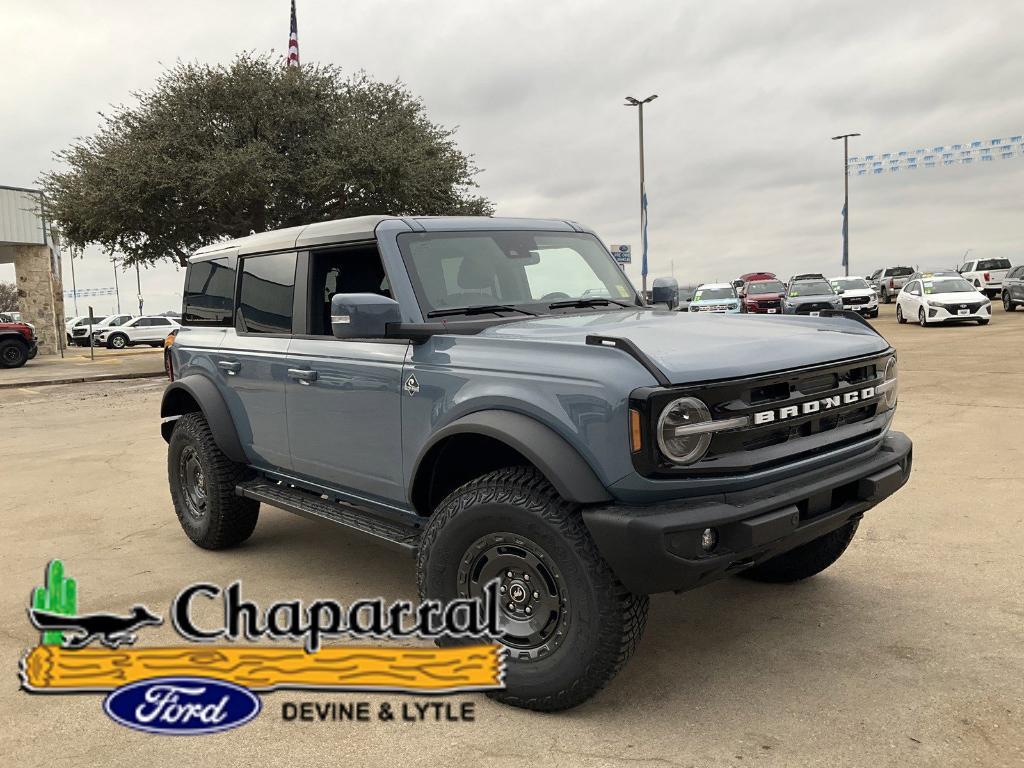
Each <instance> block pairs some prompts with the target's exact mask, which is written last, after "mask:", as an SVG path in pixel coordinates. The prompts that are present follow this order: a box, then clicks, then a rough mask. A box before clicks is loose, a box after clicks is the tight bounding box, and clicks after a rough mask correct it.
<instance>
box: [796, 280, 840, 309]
mask: <svg viewBox="0 0 1024 768" xmlns="http://www.w3.org/2000/svg"><path fill="white" fill-rule="evenodd" d="M839 290H840V292H842V289H839ZM842 308H843V300H842V299H841V298H840V297H839V295H838V294H837V293H836V292H835V291H834V290H833V289H832V285H831V284H830V283H829V281H828V280H826V279H825V278H824V277H819V276H817V275H810V276H808V275H795V276H793V277H791V278H790V279H789V283H788V284H787V287H786V295H785V297H784V298H783V299H782V311H783V312H784V313H785V314H787V315H812V316H818V315H820V314H821V313H822V312H827V311H830V310H840V309H842Z"/></svg>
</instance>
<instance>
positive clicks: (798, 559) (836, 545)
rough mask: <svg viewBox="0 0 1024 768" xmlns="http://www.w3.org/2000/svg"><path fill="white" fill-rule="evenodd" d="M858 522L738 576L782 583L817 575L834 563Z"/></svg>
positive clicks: (844, 549)
mask: <svg viewBox="0 0 1024 768" xmlns="http://www.w3.org/2000/svg"><path fill="white" fill-rule="evenodd" d="M858 523H859V521H858V520H851V521H850V522H849V523H847V524H846V525H844V526H843V527H842V528H839V529H837V530H835V531H832V532H831V533H826V534H825V535H824V536H822V537H821V538H819V539H815V540H814V541H811V542H808V543H807V544H804V545H802V546H799V547H797V548H796V549H791V550H790V551H789V552H784V553H783V554H781V555H779V556H778V557H773V558H772V559H771V560H767V561H765V562H763V563H761V564H760V565H755V566H754V567H753V568H748V569H747V570H745V571H743V572H742V573H740V576H742V577H743V578H745V579H751V580H753V581H766V582H770V583H773V584H784V583H786V582H791V581H800V580H801V579H806V578H809V577H811V576H814V575H815V574H816V573H821V572H822V571H824V570H825V569H826V568H828V567H829V566H830V565H832V563H834V562H835V561H836V560H838V559H839V558H840V557H841V556H842V554H843V552H845V551H846V548H847V547H848V546H850V542H851V541H853V535H854V534H855V533H857V525H858Z"/></svg>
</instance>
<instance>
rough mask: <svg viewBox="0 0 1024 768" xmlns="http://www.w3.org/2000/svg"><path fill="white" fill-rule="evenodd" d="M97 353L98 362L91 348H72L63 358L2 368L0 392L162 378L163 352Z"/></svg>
mask: <svg viewBox="0 0 1024 768" xmlns="http://www.w3.org/2000/svg"><path fill="white" fill-rule="evenodd" d="M94 354H95V359H93V358H90V355H89V348H88V347H84V348H83V347H69V348H68V349H65V350H64V357H63V358H62V357H61V356H60V355H37V356H36V358H35V359H34V360H29V361H28V362H27V363H26V364H25V365H23V366H22V367H21V368H10V369H7V368H0V389H6V388H11V387H26V386H46V385H52V384H76V383H78V382H82V381H107V380H111V379H135V378H147V377H154V376H162V375H163V370H164V358H163V350H162V349H154V348H153V347H133V348H130V349H107V348H106V347H97V348H96V349H95V350H94Z"/></svg>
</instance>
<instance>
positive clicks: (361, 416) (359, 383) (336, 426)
mask: <svg viewBox="0 0 1024 768" xmlns="http://www.w3.org/2000/svg"><path fill="white" fill-rule="evenodd" d="M301 258H302V257H300V259H301ZM306 258H307V259H308V261H307V265H308V266H307V269H306V270H303V269H302V268H301V267H300V270H299V271H300V273H302V272H304V271H305V272H306V273H307V274H308V276H309V277H308V283H307V290H306V292H305V296H306V311H305V313H304V317H303V324H304V326H305V327H304V329H303V330H304V332H303V333H297V334H296V335H295V337H294V338H293V339H292V343H291V346H290V348H289V351H288V365H287V369H288V370H287V372H286V376H287V378H286V381H285V394H286V398H285V399H286V402H287V410H288V434H289V443H290V445H291V457H292V466H293V469H294V471H295V473H296V474H297V475H300V476H302V477H305V478H309V479H311V480H314V481H315V482H317V484H319V485H323V486H327V487H330V488H333V489H336V490H339V491H342V492H345V491H350V492H355V493H357V494H358V495H369V496H372V497H375V498H377V499H379V500H382V501H385V502H397V503H399V504H403V503H404V502H405V489H404V482H403V477H404V475H403V468H402V420H401V407H402V400H401V398H402V392H403V390H402V383H403V381H402V370H403V366H404V364H405V357H406V353H407V350H408V348H409V343H408V342H407V341H405V340H398V339H338V338H335V337H334V335H333V334H332V333H331V298H332V297H333V296H334V295H335V294H338V293H377V294H381V295H384V296H390V289H389V282H388V279H387V276H386V274H385V271H384V267H383V265H382V263H381V259H380V255H379V254H378V252H377V247H376V244H374V243H363V244H356V245H351V246H346V247H340V248H332V249H325V250H319V251H313V252H312V253H310V254H308V255H307V256H306Z"/></svg>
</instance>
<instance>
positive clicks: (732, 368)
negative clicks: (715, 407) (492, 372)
mask: <svg viewBox="0 0 1024 768" xmlns="http://www.w3.org/2000/svg"><path fill="white" fill-rule="evenodd" d="M480 335H481V336H490V337H492V338H496V339H503V340H508V341H513V340H522V341H531V342H550V343H556V344H557V343H562V344H567V343H568V344H585V343H586V338H587V336H590V335H595V336H612V337H619V338H624V339H629V340H630V341H632V342H633V343H634V344H636V345H637V347H639V348H640V349H641V350H642V351H643V352H644V354H646V355H647V356H648V357H649V358H650V359H651V361H652V362H653V363H654V364H655V365H656V366H658V368H660V369H661V370H662V371H663V372H664V374H665V376H666V377H667V378H668V380H669V381H671V382H672V383H673V384H687V383H692V382H698V381H708V380H713V379H728V378H736V377H741V376H751V375H756V374H762V373H771V372H774V371H783V370H787V369H790V368H799V367H803V366H808V365H815V364H818V363H826V362H832V361H835V360H844V359H848V358H852V357H860V356H862V355H869V354H874V353H880V352H884V351H885V350H886V349H888V348H889V344H888V342H886V340H885V339H883V338H882V337H881V336H879V335H878V334H877V333H875V332H874V331H873V330H871V329H870V328H868V327H866V326H865V325H862V324H861V323H859V322H857V321H856V320H852V319H847V318H843V317H806V318H804V317H794V316H785V317H784V316H781V315H780V316H777V317H770V318H769V317H767V316H760V315H743V314H725V315H715V316H713V317H712V316H710V315H706V314H701V313H696V312H694V313H692V314H691V313H688V312H666V311H660V310H653V311H625V310H624V311H602V312H599V313H584V314H571V315H570V314H566V315H557V316H552V317H543V318H537V319H529V320H521V321H517V322H511V323H503V324H501V325H495V326H491V327H490V328H487V329H486V330H484V331H482V332H481V334H480ZM613 352H614V353H615V354H624V353H622V352H619V351H616V350H609V353H613Z"/></svg>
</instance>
